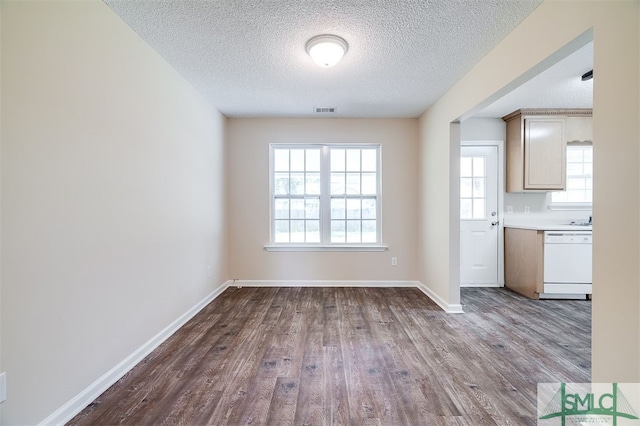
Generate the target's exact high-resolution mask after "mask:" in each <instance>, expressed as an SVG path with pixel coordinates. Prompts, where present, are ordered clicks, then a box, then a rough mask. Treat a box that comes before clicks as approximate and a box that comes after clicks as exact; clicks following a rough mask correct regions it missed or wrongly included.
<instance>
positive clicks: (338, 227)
mask: <svg viewBox="0 0 640 426" xmlns="http://www.w3.org/2000/svg"><path fill="white" fill-rule="evenodd" d="M345 237H346V235H345V229H344V220H332V221H331V242H332V243H344V242H345Z"/></svg>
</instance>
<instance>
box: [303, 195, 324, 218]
mask: <svg viewBox="0 0 640 426" xmlns="http://www.w3.org/2000/svg"><path fill="white" fill-rule="evenodd" d="M305 213H306V216H305V217H306V218H307V219H320V199H319V198H308V199H306V200H305Z"/></svg>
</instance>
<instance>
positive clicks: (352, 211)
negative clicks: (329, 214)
mask: <svg viewBox="0 0 640 426" xmlns="http://www.w3.org/2000/svg"><path fill="white" fill-rule="evenodd" d="M360 205H361V204H360V200H359V199H356V200H352V199H348V200H347V219H360V218H361V217H362V211H361V207H360Z"/></svg>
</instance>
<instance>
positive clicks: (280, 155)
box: [273, 149, 289, 172]
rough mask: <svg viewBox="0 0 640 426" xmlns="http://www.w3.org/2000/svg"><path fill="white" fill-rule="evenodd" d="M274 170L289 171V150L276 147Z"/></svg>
mask: <svg viewBox="0 0 640 426" xmlns="http://www.w3.org/2000/svg"><path fill="white" fill-rule="evenodd" d="M273 170H274V171H276V172H288V171H289V150H288V149H275V150H274V151H273Z"/></svg>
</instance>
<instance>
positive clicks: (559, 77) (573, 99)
mask: <svg viewBox="0 0 640 426" xmlns="http://www.w3.org/2000/svg"><path fill="white" fill-rule="evenodd" d="M591 70H593V42H591V43H588V44H587V45H585V46H584V47H582V48H580V49H578V50H576V51H575V52H574V53H573V54H571V55H570V56H568V57H566V58H565V59H563V60H562V61H560V62H558V63H556V64H555V65H553V66H551V67H550V68H548V69H547V70H546V71H543V72H542V73H540V74H538V75H537V76H535V77H534V78H532V79H531V80H529V81H528V82H526V83H525V84H523V85H522V86H520V87H518V88H517V89H515V90H513V91H512V92H510V93H509V94H507V95H506V96H504V97H502V98H501V99H499V100H498V101H496V102H494V103H493V104H491V105H489V106H488V107H486V108H485V109H483V110H482V111H480V112H479V113H478V114H476V115H475V117H504V116H505V115H507V114H509V113H511V112H513V111H515V110H517V109H520V108H593V79H591V80H587V81H582V78H581V77H582V75H583V74H584V73H586V72H587V71H591ZM594 75H595V74H594ZM594 78H597V77H594Z"/></svg>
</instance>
